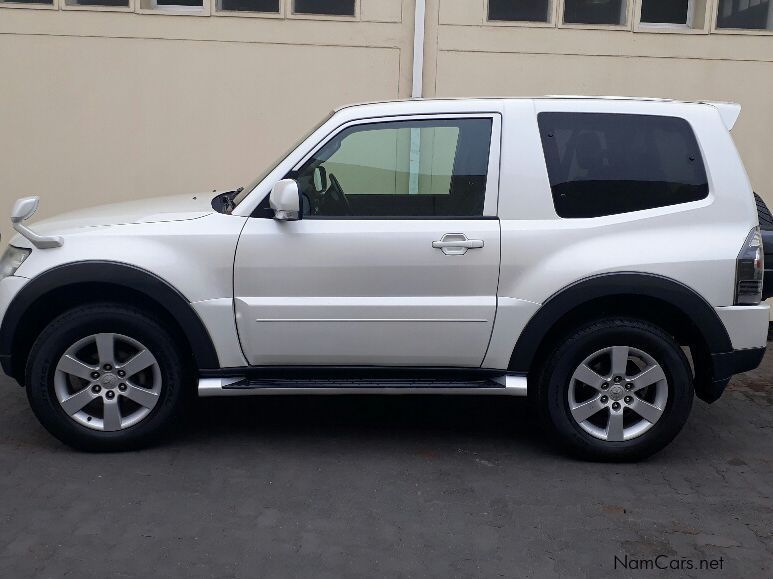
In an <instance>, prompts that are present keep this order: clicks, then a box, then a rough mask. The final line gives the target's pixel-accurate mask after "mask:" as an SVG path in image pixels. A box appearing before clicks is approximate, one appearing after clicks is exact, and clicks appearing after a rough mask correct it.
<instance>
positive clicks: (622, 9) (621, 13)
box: [564, 0, 628, 26]
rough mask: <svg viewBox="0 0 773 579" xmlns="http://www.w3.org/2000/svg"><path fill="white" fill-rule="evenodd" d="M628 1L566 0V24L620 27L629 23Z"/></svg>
mask: <svg viewBox="0 0 773 579" xmlns="http://www.w3.org/2000/svg"><path fill="white" fill-rule="evenodd" d="M627 11H628V1H627V0H564V22H565V23H566V24H605V25H609V26H620V25H623V24H625V23H626V21H627Z"/></svg>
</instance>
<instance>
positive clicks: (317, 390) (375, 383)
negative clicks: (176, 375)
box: [198, 374, 527, 398]
mask: <svg viewBox="0 0 773 579" xmlns="http://www.w3.org/2000/svg"><path fill="white" fill-rule="evenodd" d="M198 390H199V396H200V397H202V398H209V397H215V396H276V395H291V394H312V395H314V394H316V395H327V396H334V395H341V394H388V395H410V394H445V395H457V396H458V395H487V396H521V397H522V396H526V393H527V385H526V376H523V375H520V374H503V375H502V376H497V377H494V378H490V379H486V380H475V381H470V380H466V381H453V380H447V379H446V380H443V379H438V380H432V379H419V380H409V379H386V380H385V379H374V380H336V379H321V380H312V379H301V380H289V379H280V378H263V379H257V380H255V379H252V380H250V379H248V378H246V377H245V376H233V377H227V378H201V379H200V380H199V389H198Z"/></svg>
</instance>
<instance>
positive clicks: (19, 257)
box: [0, 245, 32, 279]
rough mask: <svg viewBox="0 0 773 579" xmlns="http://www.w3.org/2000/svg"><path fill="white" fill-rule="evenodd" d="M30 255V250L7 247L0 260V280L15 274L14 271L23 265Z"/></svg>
mask: <svg viewBox="0 0 773 579" xmlns="http://www.w3.org/2000/svg"><path fill="white" fill-rule="evenodd" d="M30 253H32V250H31V249H22V248H20V247H14V246H13V245H9V246H8V249H6V250H5V253H4V254H3V257H2V258H0V279H4V278H6V277H8V276H9V275H13V274H15V273H16V270H17V269H19V267H20V266H21V264H22V263H24V260H25V259H27V257H28V256H29V254H30Z"/></svg>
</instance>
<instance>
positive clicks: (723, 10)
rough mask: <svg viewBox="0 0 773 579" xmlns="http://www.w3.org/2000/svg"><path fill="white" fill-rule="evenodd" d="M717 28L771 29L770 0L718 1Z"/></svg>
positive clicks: (772, 20)
mask: <svg viewBox="0 0 773 579" xmlns="http://www.w3.org/2000/svg"><path fill="white" fill-rule="evenodd" d="M717 28H746V29H749V30H771V29H773V4H772V2H771V0H719V5H718V6H717Z"/></svg>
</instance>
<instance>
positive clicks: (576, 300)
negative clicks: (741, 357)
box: [510, 272, 733, 372]
mask: <svg viewBox="0 0 773 579" xmlns="http://www.w3.org/2000/svg"><path fill="white" fill-rule="evenodd" d="M622 295H635V296H642V297H648V298H654V299H657V300H660V301H663V302H667V303H669V304H671V305H672V306H674V307H676V308H678V309H679V310H681V311H682V312H684V313H685V315H687V316H688V317H689V318H690V319H691V320H692V322H693V323H694V325H695V326H696V328H697V329H698V331H699V332H700V334H701V336H702V338H703V340H704V341H705V343H706V346H707V348H708V350H709V353H710V354H712V355H714V354H723V353H727V352H732V350H733V346H732V342H731V341H730V337H729V336H728V334H727V330H726V329H725V325H724V324H723V323H722V320H720V319H719V315H718V314H717V312H716V311H715V310H714V307H713V306H712V305H711V304H709V303H708V302H707V301H706V299H705V298H704V297H703V296H701V295H700V294H698V293H697V292H695V291H694V290H693V289H691V288H689V287H688V286H686V285H684V284H683V283H681V282H678V281H676V280H674V279H671V278H668V277H664V276H660V275H656V274H646V273H636V272H619V273H606V274H600V275H596V276H593V277H589V278H585V279H583V280H580V281H577V282H575V283H573V284H572V285H570V286H568V287H566V288H564V289H563V290H561V291H559V292H557V293H556V294H554V295H552V296H551V297H550V298H548V300H547V301H545V303H544V304H543V306H542V307H541V308H540V309H539V310H538V311H537V313H536V314H534V316H533V317H532V318H531V320H529V322H528V324H526V327H525V328H524V329H523V332H521V335H520V336H519V338H518V341H517V342H516V345H515V349H514V350H513V354H512V357H511V359H510V371H512V372H528V371H529V369H530V368H531V366H532V364H533V362H534V360H535V357H536V355H537V351H538V349H539V347H540V345H541V344H542V341H543V339H544V338H545V337H546V336H547V334H548V332H550V330H551V328H553V327H554V326H555V325H556V324H557V323H558V322H559V321H560V320H561V318H562V317H564V316H565V315H567V314H569V313H570V312H571V311H572V310H574V309H575V308H577V307H579V306H582V305H583V304H586V303H589V302H591V301H593V300H597V299H599V298H605V297H614V296H622Z"/></svg>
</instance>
